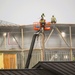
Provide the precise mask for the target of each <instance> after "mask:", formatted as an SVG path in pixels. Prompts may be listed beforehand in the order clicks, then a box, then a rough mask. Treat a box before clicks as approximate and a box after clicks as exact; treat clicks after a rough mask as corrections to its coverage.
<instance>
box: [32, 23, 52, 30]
mask: <svg viewBox="0 0 75 75" xmlns="http://www.w3.org/2000/svg"><path fill="white" fill-rule="evenodd" d="M33 25H34V30H36V31H37V30H40V28H41V25H40V22H34V23H33ZM50 29H51V28H50V22H46V24H45V27H44V30H50Z"/></svg>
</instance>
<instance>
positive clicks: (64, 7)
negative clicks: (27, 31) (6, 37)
mask: <svg viewBox="0 0 75 75" xmlns="http://www.w3.org/2000/svg"><path fill="white" fill-rule="evenodd" d="M42 13H44V14H45V16H46V20H47V21H50V19H51V16H52V15H55V17H56V19H57V22H58V23H75V0H0V20H4V21H8V22H12V23H16V24H32V23H33V22H35V21H38V20H39V19H40V15H41V14H42Z"/></svg>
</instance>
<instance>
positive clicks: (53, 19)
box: [51, 15, 56, 23]
mask: <svg viewBox="0 0 75 75" xmlns="http://www.w3.org/2000/svg"><path fill="white" fill-rule="evenodd" d="M51 23H56V18H55V17H54V15H52V17H51Z"/></svg>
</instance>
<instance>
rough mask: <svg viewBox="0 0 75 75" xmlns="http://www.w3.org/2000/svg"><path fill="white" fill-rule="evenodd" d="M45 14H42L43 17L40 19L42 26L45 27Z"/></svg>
mask: <svg viewBox="0 0 75 75" xmlns="http://www.w3.org/2000/svg"><path fill="white" fill-rule="evenodd" d="M44 17H45V15H44V13H43V14H42V15H41V19H40V27H45V23H46V22H45V19H44Z"/></svg>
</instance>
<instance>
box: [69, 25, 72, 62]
mask: <svg viewBox="0 0 75 75" xmlns="http://www.w3.org/2000/svg"><path fill="white" fill-rule="evenodd" d="M69 31H70V58H71V61H72V58H73V56H72V55H73V54H72V34H71V26H69Z"/></svg>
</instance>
